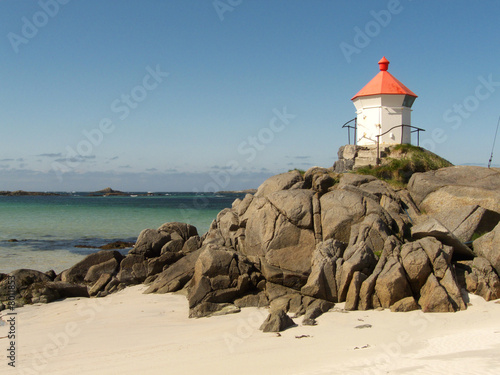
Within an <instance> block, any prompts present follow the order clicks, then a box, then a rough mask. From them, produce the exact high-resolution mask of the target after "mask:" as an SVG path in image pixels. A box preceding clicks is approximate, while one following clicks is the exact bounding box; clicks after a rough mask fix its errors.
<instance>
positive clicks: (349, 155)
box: [333, 145, 388, 173]
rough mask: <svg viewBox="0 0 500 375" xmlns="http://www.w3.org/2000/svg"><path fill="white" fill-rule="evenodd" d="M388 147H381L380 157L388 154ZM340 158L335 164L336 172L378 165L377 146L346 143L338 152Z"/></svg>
mask: <svg viewBox="0 0 500 375" xmlns="http://www.w3.org/2000/svg"><path fill="white" fill-rule="evenodd" d="M387 153H388V147H383V148H381V149H380V158H384V157H386V156H387ZM337 155H338V157H339V160H337V161H336V162H335V164H334V165H333V170H334V172H336V173H345V172H349V171H352V170H356V169H358V168H362V167H367V166H375V165H377V146H356V145H345V146H341V147H340V148H339V151H338V152H337Z"/></svg>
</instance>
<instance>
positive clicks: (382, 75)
mask: <svg viewBox="0 0 500 375" xmlns="http://www.w3.org/2000/svg"><path fill="white" fill-rule="evenodd" d="M378 64H379V68H380V72H378V74H377V75H376V76H375V77H373V79H372V80H371V81H370V82H368V83H367V84H366V86H365V87H363V88H362V89H361V90H360V91H359V92H358V93H357V94H356V95H354V96H353V97H352V98H351V100H354V99H356V98H358V97H360V96H371V95H381V94H385V95H410V96H414V97H415V98H417V95H415V93H414V92H413V91H411V90H410V89H409V88H408V87H406V86H405V85H403V84H402V83H401V82H399V81H398V80H397V78H396V77H394V76H393V75H392V74H391V73H389V72H388V71H387V69H388V67H389V60H387V59H386V58H385V56H384V57H382V59H381V60H380V61H379V62H378Z"/></svg>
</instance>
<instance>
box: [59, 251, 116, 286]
mask: <svg viewBox="0 0 500 375" xmlns="http://www.w3.org/2000/svg"><path fill="white" fill-rule="evenodd" d="M122 259H123V255H121V254H120V253H119V252H118V251H116V250H101V251H98V252H97V253H93V254H90V255H87V256H86V257H85V258H84V259H83V260H81V261H80V262H78V263H77V264H75V265H74V266H73V267H71V268H69V269H67V270H65V271H63V272H62V273H61V275H60V276H61V281H63V282H68V283H73V284H83V283H84V282H85V281H86V280H85V279H86V278H87V282H94V281H95V280H97V278H99V276H100V274H99V273H98V272H95V271H96V268H97V270H99V269H102V270H103V271H105V272H107V273H115V272H116V271H117V270H118V265H119V264H120V263H121V261H122ZM106 262H108V263H106ZM94 266H95V267H94ZM92 267H94V268H92ZM91 268H92V270H91ZM89 271H90V273H89ZM87 274H89V276H88V277H87Z"/></svg>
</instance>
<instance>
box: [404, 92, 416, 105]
mask: <svg viewBox="0 0 500 375" xmlns="http://www.w3.org/2000/svg"><path fill="white" fill-rule="evenodd" d="M414 101H415V97H414V96H410V95H405V99H404V100H403V107H408V108H411V106H412V105H413V102H414Z"/></svg>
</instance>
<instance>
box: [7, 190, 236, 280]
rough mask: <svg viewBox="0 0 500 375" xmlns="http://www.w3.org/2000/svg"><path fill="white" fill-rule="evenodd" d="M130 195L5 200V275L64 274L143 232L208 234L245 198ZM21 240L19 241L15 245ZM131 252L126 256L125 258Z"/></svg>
mask: <svg viewBox="0 0 500 375" xmlns="http://www.w3.org/2000/svg"><path fill="white" fill-rule="evenodd" d="M141 194H144V193H130V195H127V196H108V197H103V196H89V194H87V193H72V194H64V195H60V196H0V272H3V273H7V272H11V271H13V270H15V269H18V268H32V269H37V270H39V271H48V270H50V269H53V270H55V271H56V272H60V271H62V270H64V269H66V268H68V267H70V266H72V265H73V264H75V263H76V262H78V261H79V260H81V259H82V258H83V257H85V256H86V255H88V254H90V253H92V252H95V251H99V249H92V248H76V247H75V245H83V246H101V245H104V244H106V243H109V242H112V241H115V240H121V241H131V242H134V241H135V240H136V239H137V236H138V235H139V233H140V232H141V230H143V229H146V228H158V227H159V226H161V225H162V224H163V223H166V222H169V221H182V222H186V223H189V224H191V225H194V226H196V227H197V228H198V233H199V234H200V236H201V235H202V234H203V233H205V232H206V231H207V230H208V228H209V226H210V223H211V222H212V220H213V219H215V217H216V216H217V213H218V212H219V211H221V210H222V209H224V208H226V207H231V204H232V202H233V201H234V200H235V199H236V198H242V197H243V196H244V195H242V194H229V193H226V194H217V193H216V194H210V193H207V194H195V193H154V195H150V196H148V195H145V194H144V195H141ZM12 240H16V241H12ZM127 251H128V250H125V251H123V252H124V253H126V252H127Z"/></svg>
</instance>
